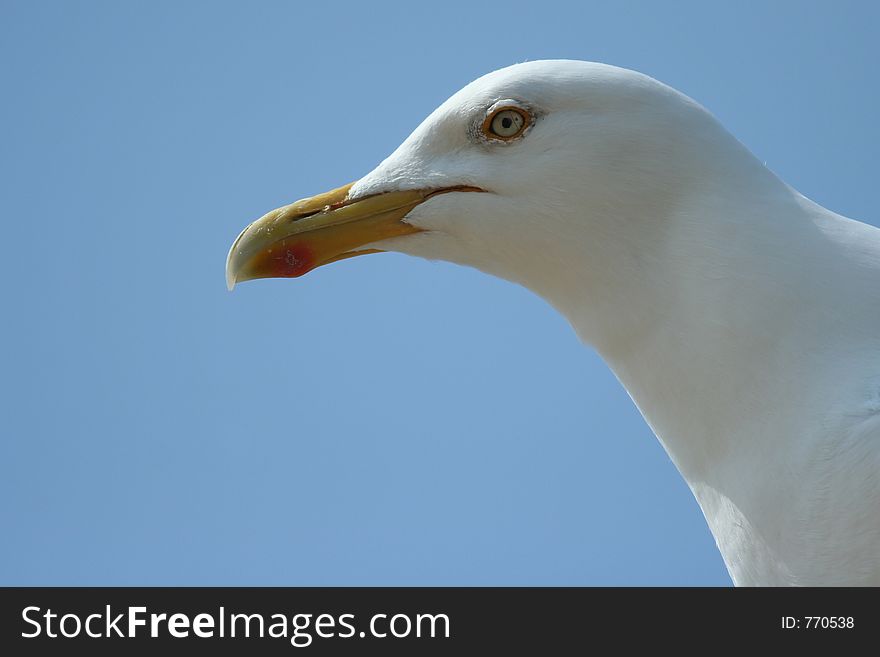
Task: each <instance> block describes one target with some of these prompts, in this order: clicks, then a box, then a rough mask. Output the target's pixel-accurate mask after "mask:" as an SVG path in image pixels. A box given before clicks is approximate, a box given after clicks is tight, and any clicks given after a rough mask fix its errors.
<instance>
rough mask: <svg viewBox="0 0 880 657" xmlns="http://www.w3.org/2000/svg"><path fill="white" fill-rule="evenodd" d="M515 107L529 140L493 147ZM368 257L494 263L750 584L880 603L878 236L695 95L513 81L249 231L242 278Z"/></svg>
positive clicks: (240, 247)
mask: <svg viewBox="0 0 880 657" xmlns="http://www.w3.org/2000/svg"><path fill="white" fill-rule="evenodd" d="M506 105H511V106H515V107H519V108H522V109H523V111H525V112H526V113H525V114H523V117H528V118H529V119H530V120H529V122H528V126H529V127H528V128H527V129H526V130H525V132H524V133H523V134H521V135H515V136H514V137H512V138H511V140H510V141H507V142H505V141H502V140H493V139H492V138H485V137H486V135H485V134H483V133H481V130H485V126H486V125H487V122H491V121H492V120H493V119H492V117H493V116H495V115H494V114H491V113H490V112H491V111H493V110H492V108H497V107H504V106H506ZM508 116H513V119H512V122H511V124H510V125H511V126H512V127H511V128H510V130H511V131H514V130H515V129H516V126H517V125H519V123H518V118H519V117H518V116H517V115H508ZM524 125H525V124H524ZM405 190H410V191H405ZM432 190H434V191H432ZM478 190H484V191H486V192H488V193H465V192H473V191H478ZM458 192H461V193H458ZM358 217H361V218H362V223H357V222H355V219H357V218H358ZM364 217H366V218H367V219H363V218H364ZM401 220H402V221H403V222H405V224H409V225H405V224H402V223H401ZM377 226H378V227H381V230H383V231H385V232H381V233H380V232H377V231H378V230H379V228H376V227H377ZM309 231H311V232H309ZM322 231H323V232H322ZM371 231H373V232H371ZM364 235H367V236H368V237H367V238H366V239H364ZM374 235H382V236H383V239H382V240H381V241H378V242H374V243H372V244H365V243H364V242H366V241H370V240H375V239H379V238H378V237H374ZM310 236H314V238H313V239H312V238H311V237H310ZM387 236H393V237H391V238H390V239H385V237H387ZM308 239H311V240H312V241H311V242H308ZM361 249H364V250H369V249H380V250H386V251H399V252H402V253H407V254H411V255H414V256H420V257H424V258H430V259H440V260H447V261H451V262H456V263H459V264H463V265H467V266H471V267H476V268H477V269H480V270H482V271H485V272H487V273H490V274H493V275H496V276H500V277H502V278H505V279H508V280H511V281H514V282H516V283H519V284H521V285H523V286H525V287H527V288H529V289H531V290H532V291H534V292H535V293H537V294H538V295H540V296H542V297H543V298H545V299H546V300H547V301H548V302H550V303H551V304H552V305H553V306H554V307H555V308H556V309H558V310H559V311H560V312H561V313H562V314H563V315H565V316H566V317H567V318H568V320H569V321H570V323H571V324H572V326H573V327H574V329H575V330H576V332H577V333H578V335H579V336H580V338H581V339H582V340H583V341H584V342H586V343H588V344H590V345H592V346H593V347H595V348H596V349H597V350H598V352H599V353H600V354H601V355H602V357H603V358H604V359H605V361H606V362H607V363H608V364H609V366H610V367H611V368H612V369H613V371H614V372H615V374H616V375H617V377H618V379H619V380H620V381H621V383H622V384H623V385H624V386H625V388H626V390H627V391H628V392H629V394H630V396H631V397H632V399H633V400H634V402H635V403H636V405H637V406H638V408H639V410H640V411H641V413H642V415H643V416H644V417H645V419H646V420H647V422H648V424H649V425H650V426H651V428H652V429H653V431H654V433H655V434H656V435H657V437H658V438H659V440H660V442H661V443H662V444H663V446H664V448H665V449H666V451H667V452H668V454H669V455H670V457H671V458H672V460H673V462H674V463H675V465H676V467H677V468H678V470H679V471H680V472H681V474H682V475H683V476H684V478H685V479H686V480H687V482H688V484H689V486H690V488H691V490H692V491H693V493H694V495H695V496H696V499H697V501H698V502H699V504H700V507H701V508H702V510H703V513H704V514H705V517H706V520H707V521H708V524H709V526H710V528H711V530H712V533H713V534H714V536H715V539H716V541H717V544H718V547H719V549H720V550H721V553H722V555H723V557H724V561H725V563H726V564H727V567H728V570H729V571H730V574H731V577H732V578H733V581H734V582H735V583H736V584H739V585H843V584H849V585H867V584H873V585H880V229H878V228H875V227H872V226H869V225H867V224H864V223H860V222H857V221H853V220H850V219H847V218H845V217H842V216H840V215H837V214H835V213H833V212H831V211H829V210H826V209H825V208H823V207H821V206H819V205H817V204H816V203H813V202H812V201H810V200H808V199H807V198H805V197H804V196H802V195H801V194H799V193H798V192H796V191H795V190H793V189H792V188H791V187H789V186H787V185H786V184H785V183H783V182H782V181H781V180H780V179H779V178H777V177H776V176H775V175H774V174H773V173H772V172H771V171H770V170H768V169H767V168H766V167H765V166H764V165H762V164H761V163H760V162H759V161H758V160H757V159H756V158H755V157H754V156H753V155H752V154H751V153H750V152H749V151H748V150H747V149H746V148H745V147H743V146H742V144H740V143H739V142H738V141H737V140H736V139H735V138H734V137H732V136H731V135H730V134H729V133H728V132H727V131H726V130H725V129H724V128H723V127H722V126H721V125H720V124H719V123H718V122H717V121H716V120H715V119H714V117H713V116H712V115H711V114H710V113H709V112H708V111H706V110H705V109H704V108H702V107H701V106H700V105H698V104H697V103H696V102H694V101H693V100H691V99H689V98H688V97H686V96H684V95H683V94H681V93H679V92H677V91H675V90H674V89H672V88H670V87H668V86H666V85H663V84H661V83H660V82H657V81H656V80H653V79H651V78H649V77H647V76H645V75H642V74H639V73H636V72H633V71H628V70H624V69H620V68H616V67H613V66H607V65H603V64H594V63H588V62H577V61H562V60H560V61H537V62H530V63H525V64H519V65H516V66H511V67H509V68H505V69H502V70H500V71H495V72H494V73H490V74H489V75H486V76H484V77H482V78H480V79H478V80H476V81H475V82H473V83H471V84H469V85H468V86H466V87H465V88H464V89H462V90H461V91H459V92H458V93H456V94H455V95H454V96H452V97H451V98H450V99H449V100H448V101H446V102H445V103H443V104H442V105H441V106H440V107H438V108H437V109H436V110H435V111H434V112H433V113H432V114H431V115H430V116H429V117H428V118H427V119H425V121H424V122H423V123H422V124H421V125H420V126H419V127H418V128H416V130H415V131H414V132H413V133H412V134H411V135H410V136H409V137H408V138H407V139H406V140H405V141H404V142H403V144H401V146H400V147H399V148H398V149H397V150H396V151H395V152H394V153H392V154H391V156H390V157H388V158H387V159H386V160H385V161H384V162H382V163H381V164H380V165H379V166H378V167H377V168H376V169H375V170H373V171H372V172H371V173H369V174H368V175H366V176H365V177H364V178H362V179H361V180H359V181H358V182H356V183H355V184H354V185H353V186H351V188H350V189H349V188H348V187H344V188H340V189H338V190H334V191H333V192H328V193H327V194H324V195H321V196H318V197H315V198H313V199H307V200H304V201H301V202H298V203H296V204H293V205H291V206H286V207H285V208H280V209H278V210H275V211H272V212H270V213H269V214H267V215H265V216H264V217H263V218H262V219H260V220H259V221H257V222H255V223H254V224H252V225H251V226H250V227H249V228H247V229H246V230H245V231H243V233H242V235H241V236H240V237H239V239H238V240H236V242H235V244H234V245H233V247H232V249H231V251H230V256H229V260H228V263H227V275H228V280H229V282H230V286H231V285H234V284H235V282H236V281H239V280H248V279H250V278H259V277H265V276H298V275H301V274H302V273H305V271H308V269H309V268H312V267H314V266H317V265H319V264H322V263H325V262H332V261H334V260H337V259H339V258H343V257H349V256H350V255H353V254H354V253H356V252H359V251H360V250H361ZM285 258H286V260H285ZM647 492H648V491H646V493H647Z"/></svg>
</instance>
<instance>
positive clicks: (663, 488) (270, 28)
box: [0, 0, 880, 585]
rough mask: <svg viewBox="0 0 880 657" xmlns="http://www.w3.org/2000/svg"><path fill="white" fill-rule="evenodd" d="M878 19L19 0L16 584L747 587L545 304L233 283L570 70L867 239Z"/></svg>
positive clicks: (10, 307) (12, 544)
mask: <svg viewBox="0 0 880 657" xmlns="http://www.w3.org/2000/svg"><path fill="white" fill-rule="evenodd" d="M709 5H712V6H709ZM878 30H880V12H878V9H877V4H876V3H873V2H863V3H857V2H840V1H835V2H822V3H820V2H751V3H750V2H726V3H706V2H702V1H701V2H687V3H684V2H670V3H660V2H642V3H638V2H603V3H595V2H570V3H567V2H563V3H559V2H550V1H543V2H538V3H536V2H513V1H509V2H507V1H506V2H498V3H490V4H484V5H480V4H478V3H477V4H475V3H473V2H442V3H430V4H425V5H422V4H421V3H414V2H412V3H399V4H386V3H368V2H358V3H349V4H344V3H338V2H333V3H327V2H309V3H305V2H303V3H294V2H277V3H276V2H247V3H246V2H238V3H220V2H155V1H151V2H125V3H121V2H52V3H50V2H10V1H9V0H3V1H2V4H0V56H2V61H3V62H4V65H3V67H2V71H0V82H2V95H3V102H2V103H0V119H2V126H3V129H2V146H0V186H2V204H3V240H4V249H3V251H4V267H3V269H4V272H5V274H4V294H3V296H4V302H3V306H4V311H3V313H2V324H0V331H2V336H0V337H2V340H0V371H2V379H0V385H2V390H0V393H2V394H0V404H2V413H0V427H2V441H0V533H2V539H0V584H43V585H47V584H92V585H97V584H145V585H152V584H207V585H214V584H216V585H220V584H236V585H238V584H284V585H342V584H356V585H360V584H380V585H385V584H389V585H390V584H404V585H408V584H439V585H443V584H474V585H482V584H526V585H532V584H553V585H568V584H603V585H608V584H620V585H633V584H649V585H653V584H692V585H728V584H729V583H730V580H729V578H728V576H727V573H726V571H725V569H724V566H723V564H722V561H721V558H720V556H719V554H718V552H717V550H716V549H715V546H714V542H713V540H712V537H711V535H710V534H709V531H708V529H707V528H706V526H705V523H704V521H703V518H702V515H701V513H700V510H699V508H698V506H697V504H696V502H695V501H694V500H693V498H692V496H691V494H690V492H689V490H688V489H687V487H686V485H685V484H684V482H683V480H682V479H681V478H680V477H679V475H678V473H677V472H676V471H675V469H674V467H673V466H672V464H671V462H670V461H669V459H668V458H667V456H666V455H665V453H664V452H663V451H662V449H661V448H660V446H659V444H658V443H657V441H656V439H655V438H654V437H653V436H652V434H651V432H650V431H649V429H648V428H647V426H646V425H645V424H644V422H643V421H642V419H641V418H640V416H639V414H638V412H637V411H636V409H635V408H634V407H633V405H632V403H631V402H630V400H629V398H628V397H627V395H626V393H625V391H624V390H623V389H622V388H621V387H620V386H619V384H618V383H617V382H616V380H615V379H614V377H613V376H612V375H611V373H610V372H609V371H608V370H607V368H606V367H605V366H604V365H603V363H602V362H601V360H600V359H599V358H598V357H597V356H596V355H595V353H593V352H592V351H591V350H590V349H588V348H585V347H583V346H581V345H580V344H579V343H578V341H577V339H576V338H575V336H574V333H573V332H572V330H571V329H570V328H569V327H568V326H567V325H566V323H565V322H564V320H563V319H562V318H561V317H559V316H558V315H556V314H555V313H554V312H553V311H552V310H551V309H550V308H549V307H548V306H547V305H546V304H545V303H544V302H543V301H541V300H540V299H538V298H536V297H535V296H533V295H532V294H530V293H528V292H526V291H525V290H523V289H520V288H517V287H515V286H513V285H511V284H509V283H505V282H501V281H498V280H494V279H492V278H489V277H487V276H485V275H482V274H479V273H477V272H475V271H470V270H466V269H462V268H457V267H455V266H452V265H446V264H436V263H428V262H422V261H418V260H415V259H410V258H406V257H404V256H400V255H380V256H370V257H366V258H357V259H354V260H348V261H345V262H342V263H338V264H334V265H332V266H329V267H326V268H322V269H319V270H318V271H316V272H313V273H312V274H310V275H308V276H306V277H305V278H302V279H299V280H297V281H283V280H282V281H279V280H273V281H258V282H254V283H248V284H244V285H242V286H240V287H239V288H237V289H236V290H235V292H234V293H233V294H229V293H228V292H227V291H226V288H225V283H224V276H223V271H224V261H225V258H226V253H227V250H228V248H229V245H230V243H231V241H232V240H233V239H234V238H235V236H236V235H237V234H238V232H239V230H240V229H241V228H242V227H243V226H244V225H245V224H246V223H247V222H248V221H250V220H251V219H253V218H255V217H257V216H259V215H260V214H262V213H263V212H264V211H266V210H268V209H270V208H273V207H276V206H278V205H280V204H282V203H286V202H289V201H292V200H294V199H296V198H300V197H303V196H307V195H310V194H312V193H316V192H320V191H324V190H326V189H329V188H331V187H335V186H337V185H340V184H343V183H345V182H348V181H351V180H354V179H356V178H358V177H359V176H361V175H363V174H365V173H367V172H368V171H369V170H370V169H372V168H373V166H375V165H376V164H377V163H378V162H379V161H380V160H381V159H382V158H384V157H385V156H386V155H387V154H388V153H390V152H391V150H393V149H394V148H395V147H396V146H397V144H398V143H399V142H400V141H401V140H402V139H403V138H404V137H405V136H406V135H407V134H408V133H409V132H410V131H411V130H412V129H413V128H414V127H415V126H416V125H417V124H418V123H419V122H420V121H421V120H422V118H423V117H424V116H425V115H427V114H428V112H430V111H431V110H432V109H433V108H434V107H435V106H436V105H438V104H439V103H440V102H441V101H443V100H444V99H445V98H446V97H447V96H449V95H450V94H451V93H453V92H454V91H456V90H457V89H458V88H460V87H461V86H463V85H464V84H466V83H467V82H469V81H470V80H472V79H474V78H475V77H478V76H479V75H481V74H483V73H486V72H488V71H490V70H493V69H495V68H499V67H501V66H505V65H507V64H511V63H515V62H520V61H524V60H527V59H542V58H555V57H566V58H574V59H590V60H598V61H605V62H609V63H613V64H618V65H621V66H626V67H630V68H635V69H638V70H641V71H643V72H646V73H648V74H650V75H653V76H654V77H657V78H659V79H661V80H663V81H665V82H667V83H669V84H671V85H673V86H675V87H677V88H679V89H681V90H682V91H684V92H685V93H688V94H689V95H691V96H693V97H694V98H696V99H697V100H698V101H700V102H701V103H703V104H704V105H706V106H707V107H708V108H709V109H711V110H712V111H713V112H714V113H715V114H716V115H717V116H718V117H719V118H720V119H721V120H722V122H723V123H724V124H725V125H727V127H728V128H729V129H730V130H731V131H732V132H733V133H734V134H735V135H737V136H738V137H739V138H740V139H741V140H742V141H743V142H745V143H746V145H748V146H749V147H750V148H751V149H752V150H753V152H755V153H756V154H757V155H758V156H759V157H760V158H761V159H762V160H764V161H766V162H767V163H768V165H769V166H770V167H771V168H772V169H773V170H775V171H776V172H777V173H779V174H780V175H781V176H782V177H783V178H784V179H785V180H786V181H788V182H789V183H790V184H792V185H793V186H794V187H796V188H797V189H799V190H800V191H801V192H802V193H804V194H806V195H807V196H809V197H811V198H813V199H815V200H816V201H818V202H820V203H822V204H823V205H826V206H827V207H829V208H831V209H833V210H836V211H838V212H841V213H843V214H846V215H848V216H851V217H854V218H858V219H861V220H863V221H867V222H869V223H875V224H876V223H878V222H880V212H878V205H877V195H876V189H877V184H878V181H877V152H878V150H880V143H878V140H880V131H878V128H877V123H876V121H877V117H878V116H880V92H878V85H877V80H878V77H877V75H878V74H877V63H878V62H880V45H878V40H877V33H878ZM353 117H355V118H356V120H353Z"/></svg>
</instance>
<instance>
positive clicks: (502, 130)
mask: <svg viewBox="0 0 880 657" xmlns="http://www.w3.org/2000/svg"><path fill="white" fill-rule="evenodd" d="M532 121H533V118H532V115H531V114H530V113H529V112H528V111H527V110H524V109H523V108H522V107H516V106H515V105H503V106H502V107H499V108H497V109H495V110H494V111H493V112H491V113H490V114H489V115H488V116H487V117H486V118H485V119H483V124H482V125H481V126H480V131H481V132H482V133H483V136H484V137H486V138H487V139H491V140H493V141H512V140H514V139H516V138H517V137H520V136H522V134H523V133H524V132H525V131H526V130H527V129H528V128H529V126H531V125H532Z"/></svg>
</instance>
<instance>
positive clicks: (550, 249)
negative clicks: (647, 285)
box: [227, 60, 745, 323]
mask: <svg viewBox="0 0 880 657" xmlns="http://www.w3.org/2000/svg"><path fill="white" fill-rule="evenodd" d="M719 149H723V150H725V151H726V157H718V150H719ZM737 150H738V143H737V142H736V141H735V140H734V139H733V138H732V137H730V136H729V135H728V134H727V133H726V132H725V131H724V130H723V128H721V127H720V125H719V124H718V123H717V122H716V121H715V119H714V118H713V117H712V116H711V115H710V114H709V113H708V112H707V111H705V110H704V109H703V108H702V107H700V106H699V105H698V104H697V103H695V102H694V101H692V100H690V99H689V98H687V97H686V96H684V95H683V94H681V93H679V92H677V91H675V90H674V89H672V88H670V87H668V86H666V85H664V84H662V83H660V82H658V81H656V80H654V79H652V78H650V77H648V76H645V75H642V74H640V73H636V72H634V71H629V70H626V69H621V68H617V67H614V66H608V65H603V64H595V63H589V62H579V61H567V60H554V61H536V62H529V63H524V64H518V65H514V66H510V67H508V68H504V69H501V70H498V71H495V72H493V73H490V74H488V75H485V76H483V77H482V78H479V79H478V80H476V81H474V82H472V83H471V84H469V85H467V86H466V87H464V88H463V89H461V90H460V91H459V92H458V93H456V94H455V95H453V96H452V97H451V98H449V99H448V100H447V101H446V102H444V103H443V104H442V105H440V106H439V107H438V108H437V109H436V110H435V111H434V112H432V113H431V114H430V115H429V116H428V117H427V118H426V119H425V120H424V121H423V122H422V123H421V125H419V126H418V127H417V128H416V129H415V131H413V133H412V134H411V135H410V136H409V137H408V138H407V139H406V140H405V141H404V142H403V143H402V144H401V145H400V146H399V147H398V148H397V150H395V151H394V152H393V153H392V154H391V155H390V156H389V157H388V158H387V159H385V160H384V161H383V162H382V163H381V164H379V166H377V167H376V168H375V169H374V170H373V171H371V172H370V173H368V174H367V175H365V176H364V177H363V178H361V179H360V180H358V181H356V182H354V183H351V184H348V185H345V186H342V187H340V188H338V189H335V190H332V191H330V192H327V193H324V194H320V195H318V196H314V197H312V198H307V199H304V200H301V201H297V202H295V203H293V204H291V205H287V206H284V207H281V208H278V209H276V210H272V211H271V212H269V213H268V214H266V215H264V216H263V217H262V218H260V219H258V220H257V221H255V222H254V223H252V224H251V225H250V226H248V227H247V228H246V229H245V230H244V231H243V232H242V233H241V235H240V236H239V237H238V239H237V240H236V241H235V243H234V244H233V246H232V248H231V250H230V252H229V257H228V260H227V282H228V284H229V287H230V289H231V288H232V286H234V285H235V283H237V282H241V281H245V280H250V279H256V278H267V277H297V276H301V275H303V274H305V273H307V272H309V271H311V270H312V269H314V268H316V267H319V266H321V265H324V264H328V263H331V262H335V261H337V260H341V259H344V258H349V257H353V256H357V255H362V254H366V253H375V252H378V251H396V252H401V253H406V254H410V255H414V256H419V257H423V258H428V259H436V260H446V261H450V262H454V263H458V264H462V265H467V266H471V267H476V268H478V269H480V270H482V271H485V272H488V273H490V274H493V275H496V276H500V277H502V278H505V279H508V280H512V281H515V282H517V283H520V284H522V285H524V286H526V287H528V288H530V289H532V290H533V291H535V292H537V293H538V294H540V295H541V296H544V297H545V298H546V299H547V300H548V301H550V302H551V303H552V304H553V305H556V306H557V307H560V309H563V310H564V307H577V308H581V307H584V306H585V305H586V306H593V307H594V309H595V307H596V306H599V305H601V303H602V300H603V298H608V297H615V296H616V297H619V295H621V294H626V293H627V290H626V287H627V285H629V284H630V283H632V282H633V279H638V278H639V277H644V276H645V275H646V274H647V272H646V270H645V263H646V262H649V261H651V260H652V259H657V258H658V257H659V256H658V245H660V244H662V243H663V242H664V240H666V239H667V237H668V235H669V234H670V233H671V232H674V231H675V227H674V226H673V225H672V224H674V223H675V220H674V218H675V217H676V216H677V215H678V214H680V210H681V208H682V207H684V206H685V205H686V204H687V201H688V200H689V199H693V197H694V196H695V195H699V194H703V193H705V191H706V189H708V188H711V187H712V186H713V185H714V182H713V181H717V180H722V179H729V178H731V177H735V175H736V174H735V169H736V167H732V166H731V164H730V163H731V161H732V160H733V159H736V158H735V157H734V158H731V157H730V154H731V153H732V152H736V151H737ZM739 150H742V151H743V152H745V150H744V149H741V148H740V149H739ZM570 319H572V318H571V317H570ZM573 323H574V322H573Z"/></svg>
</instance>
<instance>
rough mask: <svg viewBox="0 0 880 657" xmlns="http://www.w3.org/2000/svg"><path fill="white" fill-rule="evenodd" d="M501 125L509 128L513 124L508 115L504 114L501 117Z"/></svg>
mask: <svg viewBox="0 0 880 657" xmlns="http://www.w3.org/2000/svg"><path fill="white" fill-rule="evenodd" d="M501 125H502V127H504V128H509V127H510V126H512V125H513V119H511V118H510V117H509V116H505V117H504V118H503V119H501Z"/></svg>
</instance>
